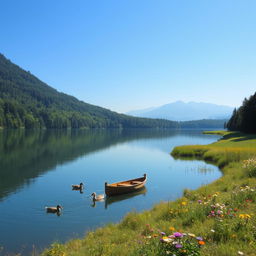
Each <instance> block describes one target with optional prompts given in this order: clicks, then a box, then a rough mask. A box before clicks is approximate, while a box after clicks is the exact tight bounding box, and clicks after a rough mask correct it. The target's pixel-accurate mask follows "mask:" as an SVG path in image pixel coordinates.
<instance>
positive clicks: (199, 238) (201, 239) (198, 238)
mask: <svg viewBox="0 0 256 256" xmlns="http://www.w3.org/2000/svg"><path fill="white" fill-rule="evenodd" d="M196 239H197V240H199V241H203V240H204V239H203V238H202V237H201V236H197V237H196Z"/></svg>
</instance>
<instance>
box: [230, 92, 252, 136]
mask: <svg viewBox="0 0 256 256" xmlns="http://www.w3.org/2000/svg"><path fill="white" fill-rule="evenodd" d="M227 128H228V130H230V131H240V132H245V133H256V93H254V95H251V96H250V97H249V99H247V98H245V99H244V101H243V104H242V106H241V107H239V108H238V109H234V112H233V115H232V116H231V118H230V120H229V121H228V122H227Z"/></svg>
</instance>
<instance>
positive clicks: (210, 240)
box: [34, 131, 256, 256]
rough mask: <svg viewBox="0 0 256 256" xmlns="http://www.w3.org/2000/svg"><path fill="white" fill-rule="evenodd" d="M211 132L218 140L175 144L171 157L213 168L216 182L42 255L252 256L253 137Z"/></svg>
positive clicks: (255, 181) (255, 234)
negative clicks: (216, 171) (217, 172)
mask: <svg viewBox="0 0 256 256" xmlns="http://www.w3.org/2000/svg"><path fill="white" fill-rule="evenodd" d="M210 133H213V134H220V135H222V136H223V137H222V138H221V139H220V140H219V141H217V142H215V143H213V144H210V145H202V146H201V145H190V146H179V147H176V148H174V150H173V151H172V153H171V154H172V156H173V157H175V158H182V159H188V160H191V159H203V160H205V161H206V162H211V163H213V164H215V165H217V166H218V167H219V168H220V169H221V170H222V172H223V176H222V177H221V178H220V179H218V180H216V181H215V182H213V183H212V184H209V185H205V186H202V187H200V188H199V189H197V190H188V189H185V190H184V193H183V197H182V198H179V199H178V200H176V201H173V202H160V203H159V204H157V205H155V206H154V207H153V209H151V210H149V211H144V212H142V213H136V212H131V213H129V214H128V215H127V216H126V217H124V219H123V220H122V221H121V222H120V223H118V224H109V225H106V226H105V227H102V228H99V229H97V230H95V231H91V232H88V233H87V234H86V236H85V237H84V238H83V239H74V240H70V241H69V242H67V243H65V244H60V243H54V244H52V245H51V247H50V248H48V249H46V250H45V251H44V252H43V253H42V254H41V255H42V256H82V255H83V256H84V255H88V256H96V255H97V256H100V255H101V256H103V255H105V256H107V255H112V256H120V255H123V256H125V255H129V256H150V255H152V256H153V255H154V256H157V255H171V256H189V255H190V256H199V255H202V256H203V255H204V256H232V255H247V256H255V255H256V253H255V251H256V243H255V239H256V225H255V223H256V216H255V212H256V204H255V201H256V179H255V178H256V136H255V135H248V134H242V133H238V132H225V131H218V132H210ZM177 182H178V181H177ZM34 254H35V255H36V252H34Z"/></svg>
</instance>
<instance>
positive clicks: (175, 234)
mask: <svg viewBox="0 0 256 256" xmlns="http://www.w3.org/2000/svg"><path fill="white" fill-rule="evenodd" d="M173 235H174V236H175V237H183V234H181V233H180V232H175V233H173Z"/></svg>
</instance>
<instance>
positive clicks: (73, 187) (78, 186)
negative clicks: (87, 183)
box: [72, 182, 84, 190]
mask: <svg viewBox="0 0 256 256" xmlns="http://www.w3.org/2000/svg"><path fill="white" fill-rule="evenodd" d="M83 189H84V184H83V183H82V182H81V183H80V184H79V185H72V190H83Z"/></svg>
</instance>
